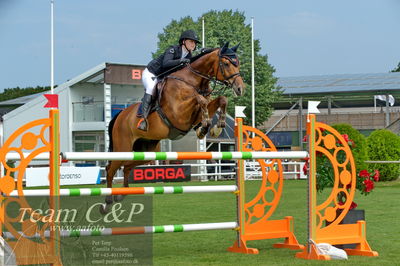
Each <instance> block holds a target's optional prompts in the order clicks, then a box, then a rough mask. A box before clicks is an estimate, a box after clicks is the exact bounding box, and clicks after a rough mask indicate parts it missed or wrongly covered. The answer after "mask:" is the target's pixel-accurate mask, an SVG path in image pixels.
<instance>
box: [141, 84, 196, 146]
mask: <svg viewBox="0 0 400 266" xmlns="http://www.w3.org/2000/svg"><path fill="white" fill-rule="evenodd" d="M166 80H167V77H164V78H162V79H161V80H159V81H158V82H157V84H156V85H155V90H156V93H155V97H154V98H153V100H152V102H151V107H150V113H149V115H150V114H151V113H153V112H155V111H157V113H158V115H159V116H160V118H161V120H163V122H164V123H165V125H167V127H168V128H169V133H168V138H169V139H170V140H178V139H181V138H183V137H184V136H185V135H186V134H187V133H188V132H189V131H190V129H189V130H187V131H184V130H180V129H178V128H176V127H175V126H174V125H173V124H172V123H171V121H169V119H168V117H167V116H166V115H165V113H164V111H163V110H162V108H161V105H160V100H161V97H162V93H163V89H164V85H165V82H166ZM136 116H137V117H139V118H142V117H143V110H142V103H140V105H139V108H138V111H137V114H136Z"/></svg>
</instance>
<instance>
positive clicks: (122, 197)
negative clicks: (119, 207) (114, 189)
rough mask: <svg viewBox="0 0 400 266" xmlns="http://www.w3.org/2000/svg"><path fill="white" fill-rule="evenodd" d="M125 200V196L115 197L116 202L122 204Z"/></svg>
mask: <svg viewBox="0 0 400 266" xmlns="http://www.w3.org/2000/svg"><path fill="white" fill-rule="evenodd" d="M124 198H125V195H115V196H114V201H115V202H121V201H123V200H124Z"/></svg>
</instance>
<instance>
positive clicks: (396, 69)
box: [390, 62, 400, 72]
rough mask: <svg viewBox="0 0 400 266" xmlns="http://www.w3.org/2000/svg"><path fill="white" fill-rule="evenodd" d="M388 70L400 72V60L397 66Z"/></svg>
mask: <svg viewBox="0 0 400 266" xmlns="http://www.w3.org/2000/svg"><path fill="white" fill-rule="evenodd" d="M390 72H400V62H399V64H398V65H397V68H395V69H393V70H391V71H390Z"/></svg>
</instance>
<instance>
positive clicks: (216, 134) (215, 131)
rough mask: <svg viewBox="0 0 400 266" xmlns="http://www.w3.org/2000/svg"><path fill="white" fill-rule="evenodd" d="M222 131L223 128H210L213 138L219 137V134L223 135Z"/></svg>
mask: <svg viewBox="0 0 400 266" xmlns="http://www.w3.org/2000/svg"><path fill="white" fill-rule="evenodd" d="M221 132H222V128H220V127H217V126H213V127H212V129H211V130H210V136H211V137H213V138H217V137H219V135H221Z"/></svg>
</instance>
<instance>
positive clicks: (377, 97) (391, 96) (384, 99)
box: [374, 94, 395, 106]
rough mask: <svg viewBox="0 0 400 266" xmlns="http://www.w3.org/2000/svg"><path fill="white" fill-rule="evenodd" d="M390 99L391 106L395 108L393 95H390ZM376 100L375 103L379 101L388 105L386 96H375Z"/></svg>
mask: <svg viewBox="0 0 400 266" xmlns="http://www.w3.org/2000/svg"><path fill="white" fill-rule="evenodd" d="M388 98H389V106H393V105H394V102H395V100H394V97H393V95H390V94H389V95H388ZM374 100H375V101H376V100H378V101H382V102H385V103H386V95H375V96H374Z"/></svg>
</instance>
